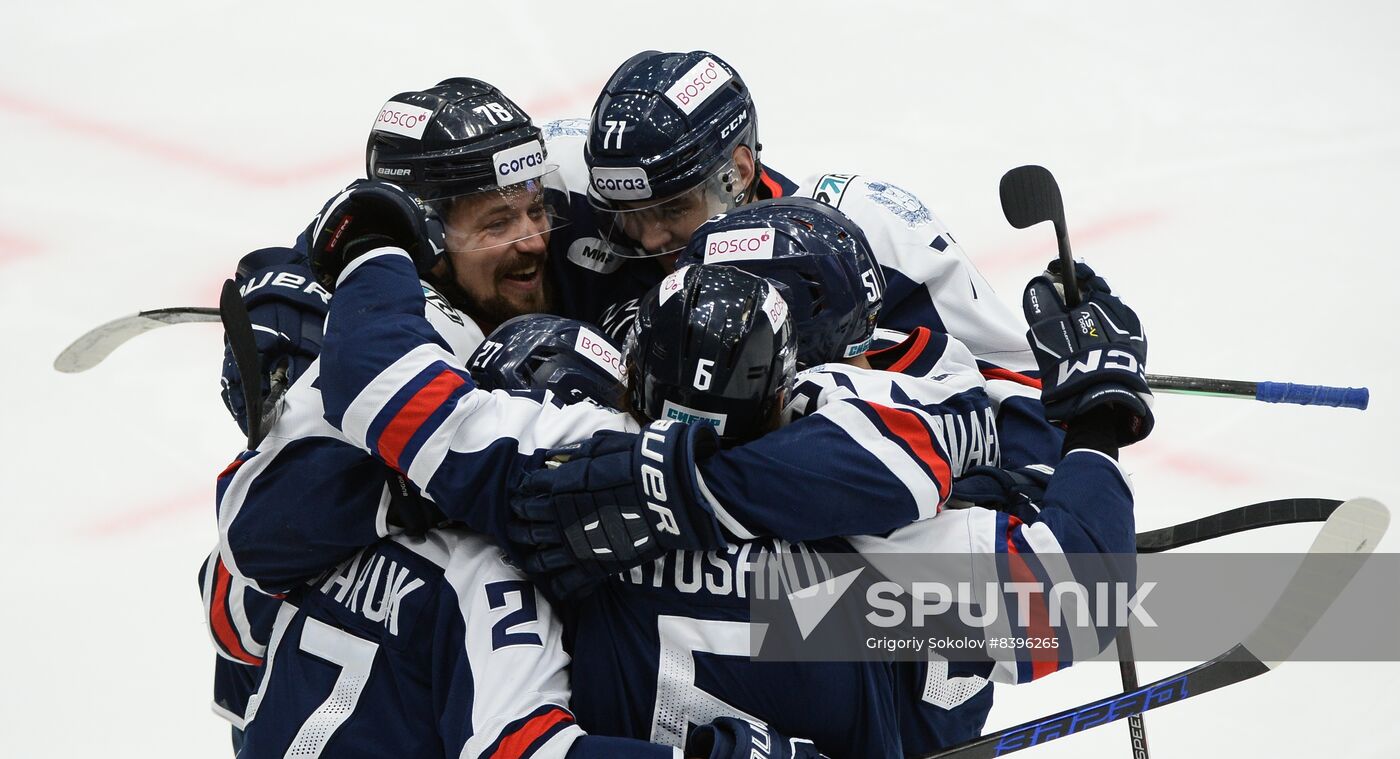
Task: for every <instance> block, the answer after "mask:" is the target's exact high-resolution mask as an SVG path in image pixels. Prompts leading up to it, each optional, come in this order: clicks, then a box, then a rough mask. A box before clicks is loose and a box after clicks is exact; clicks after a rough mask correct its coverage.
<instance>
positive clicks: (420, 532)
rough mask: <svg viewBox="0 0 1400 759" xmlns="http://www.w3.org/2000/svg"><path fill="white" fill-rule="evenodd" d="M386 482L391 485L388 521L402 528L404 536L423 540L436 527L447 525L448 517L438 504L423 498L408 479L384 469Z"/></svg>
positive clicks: (393, 471) (387, 468)
mask: <svg viewBox="0 0 1400 759" xmlns="http://www.w3.org/2000/svg"><path fill="white" fill-rule="evenodd" d="M384 476H385V481H386V482H387V483H388V485H389V513H388V517H387V520H388V522H389V524H390V525H392V526H394V527H402V528H403V531H404V534H406V535H411V536H413V537H415V538H421V537H423V536H424V535H426V534H427V532H428V531H429V530H431V529H433V528H435V527H441V526H443V525H444V524H446V523H447V516H446V515H444V514H443V513H442V509H439V508H438V507H437V504H435V503H433V502H432V501H430V500H428V499H427V498H425V497H423V495H422V494H420V493H419V492H418V489H417V488H416V487H414V486H413V483H411V482H409V481H408V478H407V477H404V476H403V475H402V474H399V473H398V472H397V471H395V470H393V469H391V468H389V467H388V466H385V467H384Z"/></svg>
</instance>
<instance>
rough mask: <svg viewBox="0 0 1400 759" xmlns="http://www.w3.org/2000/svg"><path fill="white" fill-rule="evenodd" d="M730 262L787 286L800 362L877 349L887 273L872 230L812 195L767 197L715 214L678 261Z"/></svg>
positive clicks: (817, 361) (814, 362)
mask: <svg viewBox="0 0 1400 759" xmlns="http://www.w3.org/2000/svg"><path fill="white" fill-rule="evenodd" d="M700 263H703V264H729V265H731V266H737V267H739V268H740V269H743V270H744V271H747V272H751V273H753V274H757V275H759V276H760V277H766V278H768V279H770V280H772V281H774V282H777V283H778V284H779V290H780V291H781V292H782V294H783V296H784V297H785V298H787V303H788V306H789V307H790V308H791V309H792V320H793V324H794V325H795V326H796V329H797V362H798V364H800V365H802V366H816V365H818V364H824V363H827V362H829V361H838V360H840V359H843V358H851V357H852V356H858V355H860V354H862V353H864V352H865V350H866V349H867V348H869V347H870V338H871V336H872V335H873V334H874V333H875V320H876V319H877V318H878V317H879V315H880V305H881V303H882V302H883V300H884V293H885V275H884V272H883V271H882V270H881V269H880V264H879V263H878V262H877V261H876V260H875V253H874V252H873V251H872V250H871V248H870V242H869V241H868V240H867V239H866V238H865V232H863V231H861V228H860V227H859V226H857V225H856V223H855V222H854V221H852V220H851V219H850V217H848V216H846V214H844V213H841V212H840V211H839V210H837V209H835V208H833V207H831V206H829V205H827V204H825V203H821V202H818V201H815V200H811V199H810V198H774V199H772V200H761V201H759V202H757V203H752V204H749V205H746V206H743V207H741V208H736V209H734V210H733V211H730V212H728V213H724V214H721V215H719V216H716V217H714V218H713V219H710V220H709V221H707V222H705V223H704V224H703V225H701V226H700V228H699V229H698V230H696V231H695V236H694V237H692V238H690V244H689V245H687V246H686V249H685V251H684V252H683V253H681V256H680V258H679V259H678V260H677V264H676V265H677V266H684V265H686V264H700Z"/></svg>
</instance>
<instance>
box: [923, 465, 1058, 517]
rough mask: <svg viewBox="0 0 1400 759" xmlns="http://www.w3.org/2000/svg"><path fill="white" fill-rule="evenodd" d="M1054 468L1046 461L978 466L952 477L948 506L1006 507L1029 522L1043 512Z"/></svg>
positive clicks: (1003, 509) (1003, 508)
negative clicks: (1027, 463) (1003, 466)
mask: <svg viewBox="0 0 1400 759" xmlns="http://www.w3.org/2000/svg"><path fill="white" fill-rule="evenodd" d="M1053 474H1055V470H1054V469H1053V468H1051V467H1048V466H1045V465H1044V464H1033V465H1031V466H1023V467H1016V468H1015V469H1002V468H1000V467H995V466H975V467H972V468H970V469H968V470H967V471H966V472H963V474H962V476H961V477H959V478H957V479H955V480H953V492H952V495H950V496H949V497H948V507H949V508H953V509H957V508H966V507H968V506H981V507H983V508H987V509H995V510H997V511H1004V512H1006V513H1008V514H1012V515H1014V516H1016V517H1018V518H1019V519H1020V520H1021V521H1022V522H1029V521H1032V520H1033V519H1034V517H1035V516H1036V515H1038V514H1039V513H1040V506H1039V504H1040V502H1041V500H1042V499H1044V497H1045V487H1046V485H1048V484H1050V477H1051V476H1052V475H1053Z"/></svg>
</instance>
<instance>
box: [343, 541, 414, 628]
mask: <svg viewBox="0 0 1400 759" xmlns="http://www.w3.org/2000/svg"><path fill="white" fill-rule="evenodd" d="M423 585H424V582H423V580H422V578H419V577H414V576H413V574H412V573H411V572H410V571H409V568H408V567H406V566H400V565H399V563H398V562H397V561H395V560H394V559H391V558H388V557H386V556H385V555H384V554H382V553H379V552H377V551H364V552H361V553H358V554H356V555H355V556H354V558H352V559H350V560H349V561H347V562H345V563H344V564H341V565H340V567H339V568H338V569H336V571H334V572H332V573H331V575H330V577H329V578H327V579H326V581H325V582H323V583H322V584H321V592H322V593H324V594H325V595H326V596H328V597H330V598H334V599H335V601H336V603H338V604H341V605H342V606H344V607H345V608H346V609H349V610H350V611H351V612H353V613H356V614H359V615H360V616H362V617H364V618H365V619H366V620H368V621H370V622H373V623H375V624H382V625H383V626H384V628H385V629H386V630H388V631H389V634H390V635H398V634H399V612H400V610H401V609H402V608H403V603H404V599H406V598H407V597H408V596H409V594H410V593H413V592H414V591H416V590H418V589H419V588H421V587H423Z"/></svg>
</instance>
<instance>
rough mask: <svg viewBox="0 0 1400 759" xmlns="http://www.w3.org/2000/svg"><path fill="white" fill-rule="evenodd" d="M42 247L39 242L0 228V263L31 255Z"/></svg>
mask: <svg viewBox="0 0 1400 759" xmlns="http://www.w3.org/2000/svg"><path fill="white" fill-rule="evenodd" d="M43 249H44V246H43V245H41V244H40V243H38V242H36V241H34V240H30V239H28V238H26V237H21V236H19V235H17V234H13V233H11V232H8V231H6V230H4V229H0V264H3V263H9V262H11V261H14V260H16V259H19V258H24V257H26V256H32V255H34V254H36V253H39V252H40V251H42V250H43Z"/></svg>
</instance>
